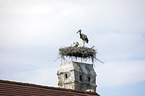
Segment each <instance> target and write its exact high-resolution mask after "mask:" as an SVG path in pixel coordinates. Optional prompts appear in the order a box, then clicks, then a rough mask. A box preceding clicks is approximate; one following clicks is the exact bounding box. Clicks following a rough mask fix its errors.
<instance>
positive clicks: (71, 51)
mask: <svg viewBox="0 0 145 96" xmlns="http://www.w3.org/2000/svg"><path fill="white" fill-rule="evenodd" d="M96 53H97V52H96V50H95V49H93V48H88V47H64V48H60V49H59V54H60V55H61V57H64V56H66V57H74V58H76V59H77V58H83V59H92V62H94V59H96Z"/></svg>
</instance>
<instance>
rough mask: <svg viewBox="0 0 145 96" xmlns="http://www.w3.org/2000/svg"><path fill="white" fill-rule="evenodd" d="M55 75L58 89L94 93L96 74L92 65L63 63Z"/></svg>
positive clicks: (71, 62) (72, 62)
mask: <svg viewBox="0 0 145 96" xmlns="http://www.w3.org/2000/svg"><path fill="white" fill-rule="evenodd" d="M57 75H58V86H59V87H60V88H66V89H74V90H82V91H86V90H90V91H95V92H96V87H97V85H96V72H95V70H94V68H93V64H87V63H80V62H74V61H69V62H64V63H61V64H60V67H59V70H58V71H57Z"/></svg>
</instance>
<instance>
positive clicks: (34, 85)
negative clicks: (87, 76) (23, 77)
mask: <svg viewBox="0 0 145 96" xmlns="http://www.w3.org/2000/svg"><path fill="white" fill-rule="evenodd" d="M0 83H8V84H15V85H23V86H32V87H38V88H45V89H54V90H63V91H69V92H75V93H84V94H89V95H98V96H100V95H99V94H97V93H96V92H86V91H81V90H72V89H65V88H59V87H50V86H42V85H36V84H30V83H23V82H16V81H9V80H0Z"/></svg>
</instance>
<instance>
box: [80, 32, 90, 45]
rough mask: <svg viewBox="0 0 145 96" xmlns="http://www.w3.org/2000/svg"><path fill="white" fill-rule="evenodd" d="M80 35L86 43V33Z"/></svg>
mask: <svg viewBox="0 0 145 96" xmlns="http://www.w3.org/2000/svg"><path fill="white" fill-rule="evenodd" d="M81 35H82V38H81V39H82V40H84V41H86V43H88V41H89V40H88V38H87V35H85V34H81Z"/></svg>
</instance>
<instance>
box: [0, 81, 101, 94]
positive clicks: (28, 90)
mask: <svg viewBox="0 0 145 96" xmlns="http://www.w3.org/2000/svg"><path fill="white" fill-rule="evenodd" d="M24 95H25V96H26V95H27V96H100V95H98V94H97V93H96V92H85V91H78V90H71V89H64V88H56V87H48V86H41V85H35V84H29V83H21V82H14V81H6V80H0V96H24Z"/></svg>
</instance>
